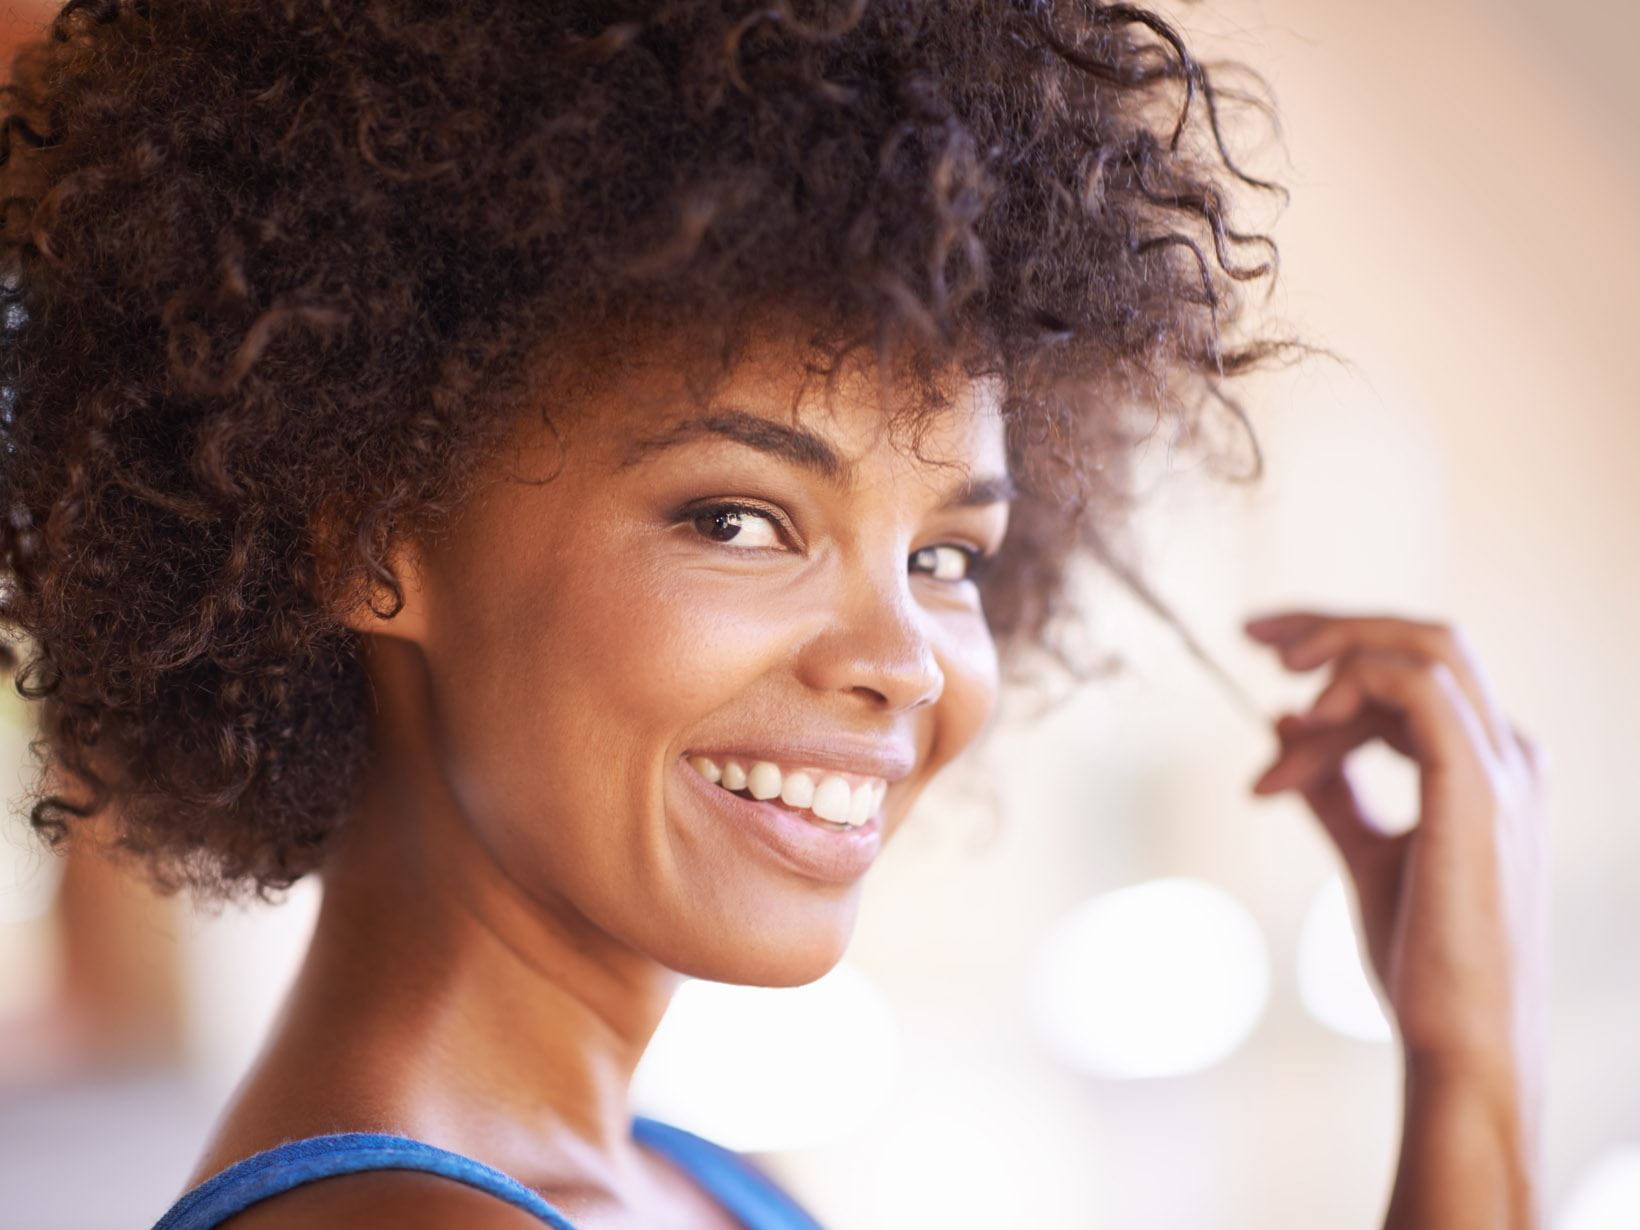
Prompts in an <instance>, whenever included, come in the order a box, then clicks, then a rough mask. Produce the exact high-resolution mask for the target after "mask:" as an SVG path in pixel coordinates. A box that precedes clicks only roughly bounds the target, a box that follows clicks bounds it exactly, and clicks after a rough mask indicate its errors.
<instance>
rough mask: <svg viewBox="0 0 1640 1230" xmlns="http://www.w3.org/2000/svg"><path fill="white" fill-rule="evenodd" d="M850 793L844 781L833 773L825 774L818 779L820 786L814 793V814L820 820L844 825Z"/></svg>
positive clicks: (846, 819) (846, 818)
mask: <svg viewBox="0 0 1640 1230" xmlns="http://www.w3.org/2000/svg"><path fill="white" fill-rule="evenodd" d="M850 793H851V792H850V790H849V786H848V783H847V782H846V781H844V780H843V779H842V778H840V777H838V776H837V775H836V774H835V773H828V774H826V776H825V777H823V778H821V779H820V785H819V787H818V788H817V789H816V790H815V792H814V807H813V808H812V810H813V812H814V814H815V815H817V816H819V817H820V819H822V820H830V821H831V822H832V823H833V824H844V823H846V822H847V821H848V808H849V798H850Z"/></svg>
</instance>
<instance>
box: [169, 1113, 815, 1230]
mask: <svg viewBox="0 0 1640 1230" xmlns="http://www.w3.org/2000/svg"><path fill="white" fill-rule="evenodd" d="M632 1138H633V1139H634V1140H636V1141H638V1142H640V1143H642V1144H646V1145H648V1146H650V1147H651V1148H653V1149H654V1150H655V1151H656V1152H658V1153H661V1154H663V1155H665V1156H666V1157H669V1158H670V1159H672V1160H673V1161H674V1162H676V1163H677V1164H678V1165H679V1166H681V1167H682V1168H683V1169H684V1170H685V1171H686V1172H688V1173H689V1174H690V1175H691V1176H692V1177H693V1178H694V1179H695V1181H696V1182H697V1183H699V1184H700V1185H701V1187H702V1188H704V1189H705V1190H706V1191H707V1192H708V1193H710V1195H711V1196H712V1197H713V1198H714V1199H715V1200H717V1202H718V1203H719V1204H721V1205H722V1206H723V1207H724V1208H725V1209H727V1210H728V1211H729V1212H730V1213H731V1214H732V1215H733V1216H734V1217H736V1218H737V1219H738V1220H739V1221H740V1222H741V1223H742V1224H743V1225H745V1227H746V1230H821V1228H820V1225H819V1223H818V1222H816V1221H815V1220H814V1219H813V1218H812V1217H810V1216H809V1215H808V1214H807V1213H805V1212H804V1211H803V1210H802V1209H801V1208H800V1207H799V1206H798V1205H797V1203H796V1202H795V1201H793V1200H792V1198H791V1197H790V1196H788V1195H786V1193H785V1192H783V1191H781V1190H780V1188H779V1187H777V1186H776V1185H775V1183H774V1182H773V1181H772V1180H771V1179H770V1178H769V1177H768V1175H766V1174H764V1173H763V1171H761V1170H759V1169H758V1168H757V1167H755V1166H753V1165H752V1164H751V1163H750V1162H748V1161H747V1160H746V1159H745V1158H743V1157H741V1156H740V1155H739V1154H738V1153H734V1152H732V1151H731V1150H729V1149H725V1148H724V1147H723V1146H721V1145H717V1144H713V1143H712V1142H711V1141H709V1140H707V1139H705V1138H704V1137H701V1136H697V1135H695V1134H694V1133H693V1132H688V1131H685V1130H684V1129H683V1128H680V1127H674V1126H673V1125H672V1124H669V1123H663V1122H661V1121H660V1120H659V1119H651V1118H649V1117H648V1116H647V1115H635V1116H633V1119H632ZM361 1170H421V1171H426V1172H427V1173H429V1174H437V1175H443V1176H445V1177H446V1178H450V1179H455V1180H457V1181H459V1182H462V1183H465V1184H467V1185H468V1186H469V1187H476V1188H478V1189H479V1190H480V1191H483V1192H489V1193H490V1194H491V1195H492V1196H497V1197H499V1198H500V1199H502V1200H505V1201H506V1202H507V1203H508V1204H513V1205H517V1206H518V1207H519V1208H521V1209H523V1210H524V1211H525V1212H526V1213H533V1214H535V1216H537V1217H539V1218H540V1219H541V1220H542V1222H544V1223H545V1224H546V1225H549V1226H552V1227H553V1228H554V1230H575V1226H574V1224H573V1223H572V1222H571V1221H570V1220H569V1218H567V1217H565V1216H564V1215H563V1214H562V1213H560V1212H559V1211H558V1210H557V1209H555V1208H553V1206H552V1205H550V1204H548V1203H547V1202H546V1201H545V1200H543V1199H542V1198H541V1197H540V1196H538V1195H537V1194H536V1193H535V1192H533V1191H531V1190H530V1189H529V1188H527V1187H525V1186H524V1185H523V1184H522V1183H520V1182H519V1181H518V1180H517V1179H514V1178H512V1177H511V1176H510V1175H506V1174H503V1173H502V1172H501V1171H499V1170H496V1169H495V1168H494V1167H491V1166H486V1165H485V1164H484V1163H483V1162H480V1161H478V1160H476V1159H475V1158H470V1157H467V1156H466V1155H465V1154H461V1153H452V1152H450V1151H449V1150H448V1149H440V1148H437V1147H435V1146H433V1145H430V1144H427V1143H425V1142H423V1141H420V1140H412V1139H410V1138H409V1137H407V1136H391V1135H383V1134H380V1133H375V1132H338V1133H336V1134H334V1135H330V1136H309V1137H307V1138H306V1139H303V1140H291V1141H286V1142H285V1143H284V1144H282V1145H278V1146H276V1147H274V1148H272V1149H266V1150H264V1151H263V1152H261V1153H258V1154H255V1155H254V1156H251V1157H247V1158H245V1159H243V1160H242V1161H238V1162H235V1163H234V1164H233V1165H232V1166H229V1167H228V1168H227V1169H226V1170H223V1171H221V1172H219V1173H217V1174H214V1175H212V1176H211V1177H210V1178H209V1179H206V1180H205V1181H204V1182H203V1183H201V1184H200V1185H199V1186H198V1187H195V1188H193V1189H192V1190H191V1191H188V1192H185V1193H184V1194H183V1195H182V1196H181V1197H180V1198H179V1199H178V1200H177V1202H176V1203H175V1204H173V1205H172V1206H171V1207H170V1209H169V1210H167V1211H166V1213H165V1215H164V1216H163V1217H161V1218H160V1219H159V1221H158V1222H157V1223H155V1225H154V1228H153V1230H212V1228H213V1227H215V1226H218V1225H220V1224H221V1223H222V1222H224V1221H226V1220H227V1219H228V1218H230V1217H232V1216H233V1215H234V1214H236V1213H239V1212H241V1211H242V1210H244V1209H248V1208H249V1207H250V1206H251V1205H253V1204H256V1203H258V1202H260V1201H263V1200H267V1199H269V1198H270V1197H272V1196H277V1195H278V1194H279V1193H280V1192H286V1191H289V1190H290V1189H291V1188H293V1187H300V1186H301V1185H302V1184H304V1183H312V1182H315V1181H317V1180H319V1179H328V1178H330V1177H331V1176H333V1175H343V1174H355V1173H357V1172H359V1171H361Z"/></svg>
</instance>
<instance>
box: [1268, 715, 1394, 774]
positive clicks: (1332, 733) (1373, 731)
mask: <svg viewBox="0 0 1640 1230" xmlns="http://www.w3.org/2000/svg"><path fill="white" fill-rule="evenodd" d="M1397 724H1399V719H1398V718H1395V717H1394V716H1392V715H1390V714H1388V713H1386V712H1385V711H1384V710H1382V709H1379V708H1376V707H1373V708H1368V709H1365V710H1362V711H1361V712H1358V713H1355V714H1352V715H1351V716H1350V717H1349V718H1348V719H1347V720H1345V721H1342V722H1335V723H1331V724H1328V725H1326V726H1313V725H1309V724H1306V723H1304V722H1303V721H1301V720H1300V719H1299V718H1297V717H1292V716H1288V717H1283V718H1282V719H1281V720H1280V721H1278V722H1277V723H1276V732H1277V734H1278V735H1279V736H1280V738H1281V744H1282V746H1281V751H1280V753H1279V754H1278V755H1277V756H1276V759H1275V761H1274V762H1273V763H1272V764H1271V765H1270V766H1269V768H1267V769H1266V770H1265V771H1264V774H1263V776H1261V777H1260V778H1259V779H1258V780H1257V781H1255V782H1254V783H1253V793H1255V794H1275V793H1277V792H1279V791H1282V790H1291V789H1295V788H1299V789H1301V788H1302V787H1304V786H1305V785H1306V784H1307V783H1308V782H1309V781H1311V780H1312V779H1314V778H1317V777H1319V776H1321V775H1322V774H1324V773H1327V772H1330V771H1332V770H1333V769H1335V768H1336V767H1337V766H1338V765H1339V764H1340V763H1342V761H1343V760H1344V758H1345V757H1346V756H1348V755H1349V754H1350V753H1351V752H1353V751H1355V750H1356V749H1357V748H1358V747H1360V746H1362V745H1363V744H1365V743H1369V742H1371V741H1372V740H1373V739H1385V740H1386V741H1389V740H1391V739H1396V740H1399V741H1400V743H1401V747H1403V748H1410V746H1411V744H1410V742H1409V741H1407V740H1406V739H1405V737H1404V735H1403V734H1402V733H1401V732H1398V731H1397V730H1396V729H1395V726H1396V725H1397ZM1398 750H1400V749H1399V748H1398Z"/></svg>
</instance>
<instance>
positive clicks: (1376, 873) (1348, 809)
mask: <svg viewBox="0 0 1640 1230" xmlns="http://www.w3.org/2000/svg"><path fill="white" fill-rule="evenodd" d="M1300 794H1301V795H1302V796H1303V798H1304V801H1305V803H1306V804H1308V805H1309V808H1310V811H1311V812H1312V813H1313V814H1314V815H1315V818H1316V819H1317V821H1319V822H1320V824H1321V828H1322V830H1323V831H1324V832H1325V833H1326V834H1327V836H1328V837H1329V838H1330V839H1331V840H1332V843H1333V847H1334V848H1335V849H1336V850H1337V851H1338V857H1339V859H1340V860H1341V861H1342V862H1343V864H1344V869H1345V870H1346V871H1347V872H1349V876H1350V879H1351V880H1352V881H1353V882H1354V884H1355V892H1356V895H1357V897H1359V898H1360V900H1361V903H1362V906H1363V909H1364V911H1365V915H1366V916H1367V917H1378V918H1388V917H1390V915H1391V913H1392V909H1391V907H1392V906H1393V904H1394V898H1395V894H1396V891H1397V885H1398V881H1399V878H1400V868H1401V859H1402V848H1403V847H1404V846H1405V844H1406V843H1407V842H1408V841H1409V840H1411V837H1410V834H1407V833H1386V832H1384V831H1383V829H1382V825H1381V822H1380V821H1378V820H1376V819H1375V818H1374V817H1373V816H1372V815H1371V814H1370V813H1369V812H1368V811H1367V809H1366V808H1365V807H1364V806H1363V805H1362V803H1361V796H1360V794H1359V792H1358V791H1357V790H1356V788H1355V783H1354V782H1352V781H1351V780H1350V777H1349V771H1348V769H1347V768H1346V766H1345V763H1344V761H1343V759H1342V758H1340V759H1339V760H1336V761H1334V762H1332V763H1331V764H1330V765H1329V766H1328V767H1327V768H1326V769H1325V770H1324V771H1323V772H1321V773H1319V774H1317V775H1316V776H1314V777H1312V778H1311V779H1310V780H1309V781H1307V782H1306V783H1305V784H1304V786H1303V787H1302V788H1301V790H1300Z"/></svg>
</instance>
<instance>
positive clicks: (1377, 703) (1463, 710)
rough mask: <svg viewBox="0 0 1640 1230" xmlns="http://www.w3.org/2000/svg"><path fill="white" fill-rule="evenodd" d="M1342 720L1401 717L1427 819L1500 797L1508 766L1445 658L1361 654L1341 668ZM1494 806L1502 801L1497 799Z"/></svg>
mask: <svg viewBox="0 0 1640 1230" xmlns="http://www.w3.org/2000/svg"><path fill="white" fill-rule="evenodd" d="M1338 672H1339V673H1338V677H1337V679H1336V680H1335V681H1334V683H1335V684H1336V686H1337V689H1338V691H1339V692H1341V693H1342V694H1343V695H1342V697H1341V698H1340V699H1338V700H1336V701H1333V702H1331V711H1332V713H1333V714H1334V715H1336V719H1337V721H1339V722H1347V721H1349V720H1351V719H1352V718H1354V717H1355V715H1356V714H1357V713H1359V712H1361V711H1362V710H1363V709H1366V708H1368V707H1376V708H1379V709H1382V710H1385V711H1386V712H1387V713H1389V714H1392V715H1394V716H1395V717H1397V718H1399V719H1400V721H1401V722H1402V723H1404V726H1405V732H1406V736H1407V741H1408V747H1409V749H1410V750H1409V753H1408V754H1410V755H1411V756H1412V757H1413V758H1414V759H1415V760H1416V761H1417V762H1418V765H1419V768H1420V770H1421V771H1420V774H1419V784H1420V790H1421V794H1422V796H1423V802H1424V811H1425V818H1426V819H1427V815H1428V813H1429V812H1430V811H1431V810H1432V809H1436V808H1439V809H1441V810H1443V813H1444V811H1445V810H1451V809H1452V808H1453V807H1455V806H1457V805H1459V804H1461V803H1467V802H1473V801H1475V800H1477V799H1481V798H1494V795H1495V791H1496V788H1497V784H1498V782H1499V779H1500V774H1501V765H1500V762H1499V761H1498V759H1497V757H1496V755H1495V754H1494V752H1493V750H1492V746H1491V742H1490V739H1489V736H1488V733H1487V731H1486V729H1485V727H1484V725H1483V724H1482V722H1481V719H1480V717H1479V715H1478V714H1477V713H1476V712H1475V710H1474V708H1473V706H1472V705H1471V703H1470V700H1469V696H1468V693H1467V692H1465V691H1464V689H1463V687H1462V685H1461V684H1460V683H1459V682H1458V679H1457V676H1456V675H1455V674H1454V673H1453V672H1452V669H1451V668H1450V667H1449V666H1448V665H1447V664H1446V663H1445V662H1444V661H1442V660H1440V659H1438V658H1426V657H1422V656H1420V655H1418V654H1414V653H1408V652H1405V651H1402V650H1395V649H1355V650H1351V651H1350V652H1349V653H1347V654H1346V655H1345V656H1344V658H1343V659H1342V660H1341V661H1340V663H1339V666H1338ZM1494 802H1495V798H1494Z"/></svg>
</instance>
